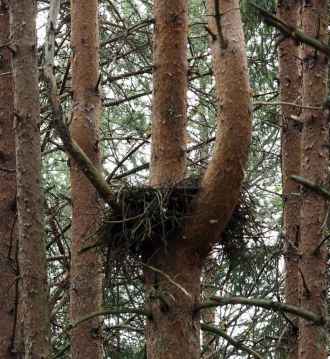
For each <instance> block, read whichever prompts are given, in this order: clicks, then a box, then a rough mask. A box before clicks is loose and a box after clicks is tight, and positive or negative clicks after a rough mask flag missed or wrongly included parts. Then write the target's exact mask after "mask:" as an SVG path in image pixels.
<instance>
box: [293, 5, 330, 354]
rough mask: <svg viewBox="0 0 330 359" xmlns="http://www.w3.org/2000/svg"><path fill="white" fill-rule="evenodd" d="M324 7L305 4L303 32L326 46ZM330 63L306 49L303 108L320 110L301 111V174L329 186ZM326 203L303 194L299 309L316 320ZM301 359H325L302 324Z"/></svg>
mask: <svg viewBox="0 0 330 359" xmlns="http://www.w3.org/2000/svg"><path fill="white" fill-rule="evenodd" d="M327 14H328V1H326V0H309V1H307V0H306V1H305V3H304V7H303V17H302V19H303V30H304V32H305V33H306V34H307V35H309V36H311V37H316V38H318V39H319V40H321V41H323V42H324V43H327V41H328V35H327V32H328V15H327ZM327 81H328V59H327V57H326V56H325V55H323V54H321V53H319V52H317V51H315V50H314V49H312V48H310V47H308V46H304V54H303V105H304V106H319V107H321V108H322V109H321V110H307V109H304V110H303V121H304V127H303V134H302V170H301V174H302V176H303V177H304V178H306V179H307V180H310V181H312V182H314V183H317V184H318V185H327V184H328V173H329V168H328V164H329V160H328V159H329V109H328V110H325V109H324V108H323V106H324V104H325V100H326V96H327ZM327 207H328V206H327V201H326V200H325V199H324V198H323V197H321V196H320V195H318V194H317V193H315V192H313V191H311V190H308V189H306V188H303V189H302V211H301V243H300V247H299V252H300V256H301V260H300V275H301V280H300V287H301V293H300V295H301V306H302V307H303V308H305V309H307V310H310V311H312V312H315V313H316V314H319V315H322V316H324V317H326V314H327V305H326V304H327V301H326V298H327V258H328V249H327V242H324V241H323V238H324V230H325V228H326V222H327ZM322 241H323V242H322ZM299 331H300V332H299V359H311V358H313V359H325V358H327V357H328V355H327V330H326V327H325V326H317V325H315V324H314V325H313V324H311V323H310V322H308V321H305V320H301V321H300V328H299Z"/></svg>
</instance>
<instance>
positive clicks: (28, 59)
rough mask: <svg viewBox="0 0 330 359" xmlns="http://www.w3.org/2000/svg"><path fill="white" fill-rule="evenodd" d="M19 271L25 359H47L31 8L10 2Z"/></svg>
mask: <svg viewBox="0 0 330 359" xmlns="http://www.w3.org/2000/svg"><path fill="white" fill-rule="evenodd" d="M9 5H10V19H11V20H10V21H11V44H10V45H11V47H12V49H13V51H14V56H13V74H14V85H15V95H14V99H15V101H14V102H15V125H14V126H15V138H16V174H17V208H18V233H19V268H20V277H21V279H22V303H23V308H24V313H25V316H24V339H25V358H48V355H49V344H50V337H49V335H50V332H49V330H50V328H49V312H48V285H47V266H46V250H45V245H44V223H43V214H42V213H43V201H42V194H41V156H40V133H39V124H40V108H39V88H38V65H37V44H36V38H37V37H36V15H37V3H36V1H34V0H11V1H10V4H9Z"/></svg>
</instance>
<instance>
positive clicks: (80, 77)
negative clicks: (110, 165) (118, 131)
mask: <svg viewBox="0 0 330 359" xmlns="http://www.w3.org/2000/svg"><path fill="white" fill-rule="evenodd" d="M71 28H72V30H71V36H72V40H71V42H72V48H73V55H72V77H73V79H72V89H73V102H74V103H73V118H72V124H71V135H72V138H73V139H74V140H75V141H76V142H77V143H78V145H79V146H80V147H81V148H82V149H83V150H84V152H85V153H86V155H87V156H88V157H89V159H90V160H91V161H92V162H93V163H94V164H95V165H96V166H99V165H100V152H99V144H98V126H99V117H100V110H101V103H100V95H99V92H98V82H99V33H98V1H97V0H72V1H71ZM70 175H71V193H72V204H73V218H72V246H71V273H70V276H71V282H70V283H71V285H70V317H71V320H73V321H74V320H78V319H79V318H81V317H82V316H84V315H88V314H89V313H91V312H94V311H97V310H99V309H100V306H101V304H102V276H101V272H102V265H101V259H100V255H99V253H96V252H94V251H92V250H90V251H87V252H85V253H80V250H81V249H82V248H84V247H86V246H87V245H88V244H90V243H91V238H90V236H91V235H92V234H93V233H94V232H95V229H96V228H97V224H98V223H99V221H100V216H101V213H102V206H101V202H100V199H99V197H98V195H97V192H96V190H95V188H94V187H93V186H92V185H91V184H90V182H89V181H88V179H87V178H86V177H85V175H84V173H82V172H81V170H79V168H78V166H77V165H76V164H75V162H74V160H71V169H70ZM71 357H72V358H101V357H102V336H101V328H100V320H99V319H97V318H96V319H93V320H90V321H87V322H85V323H83V324H81V325H79V326H77V327H76V328H74V329H73V330H72V332H71Z"/></svg>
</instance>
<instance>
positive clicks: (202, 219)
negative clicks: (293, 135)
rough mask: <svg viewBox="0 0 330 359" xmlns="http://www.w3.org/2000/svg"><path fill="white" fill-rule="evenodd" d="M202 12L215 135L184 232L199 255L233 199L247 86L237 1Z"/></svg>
mask: <svg viewBox="0 0 330 359" xmlns="http://www.w3.org/2000/svg"><path fill="white" fill-rule="evenodd" d="M216 4H218V5H217V6H215V5H216ZM217 10H219V13H217ZM208 12H209V13H210V14H212V15H213V16H210V17H209V29H210V32H211V33H212V34H213V37H214V38H213V43H212V55H213V68H214V75H215V80H216V90H217V94H218V101H219V114H218V134H217V138H216V143H215V150H214V153H213V157H212V160H211V162H210V163H209V165H208V167H207V170H206V173H205V175H204V177H203V179H202V183H201V191H200V193H199V195H198V198H197V201H196V204H195V209H194V210H193V215H192V220H191V221H189V222H188V224H187V226H186V233H185V236H184V237H185V238H186V239H187V242H188V245H189V246H192V247H194V250H198V251H199V252H200V254H201V255H202V256H206V255H207V254H208V252H209V251H210V248H211V246H212V244H213V243H214V242H215V241H217V240H219V237H220V234H221V232H222V231H223V229H224V228H225V226H226V224H227V222H228V220H229V219H230V216H231V214H232V211H233V209H234V207H235V205H236V204H237V201H238V198H239V194H240V190H241V185H242V181H243V178H244V169H245V167H246V164H247V159H248V148H249V144H250V137H251V103H250V86H249V79H248V67H247V58H246V51H245V41H244V34H243V28H242V22H241V16H240V8H239V2H238V1H237V0H230V1H219V0H208ZM191 239H192V240H191ZM192 242H193V244H192Z"/></svg>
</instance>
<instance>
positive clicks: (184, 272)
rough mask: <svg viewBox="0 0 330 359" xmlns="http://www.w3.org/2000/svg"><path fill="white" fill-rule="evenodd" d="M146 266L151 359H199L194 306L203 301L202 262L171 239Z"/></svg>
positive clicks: (198, 331)
mask: <svg viewBox="0 0 330 359" xmlns="http://www.w3.org/2000/svg"><path fill="white" fill-rule="evenodd" d="M145 262H146V263H147V267H146V268H145V271H144V273H145V275H144V277H145V297H146V303H147V308H148V310H150V311H151V313H152V319H148V320H147V325H146V343H147V357H148V359H179V358H180V359H184V358H187V359H188V358H189V359H199V358H200V354H201V353H200V316H199V314H198V313H197V314H196V313H195V312H194V306H195V305H196V304H197V303H198V302H199V299H200V277H201V261H200V258H199V257H197V256H196V255H195V256H193V255H191V253H189V251H187V250H186V248H185V246H184V245H182V241H180V240H178V238H171V240H170V242H169V243H168V246H165V247H164V245H162V244H160V246H159V247H158V248H157V249H156V250H155V251H154V252H153V253H152V255H151V256H149V258H148V259H146V260H145ZM169 278H170V280H169Z"/></svg>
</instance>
